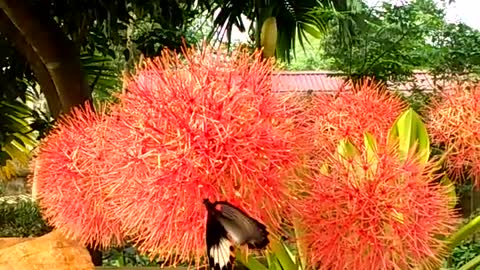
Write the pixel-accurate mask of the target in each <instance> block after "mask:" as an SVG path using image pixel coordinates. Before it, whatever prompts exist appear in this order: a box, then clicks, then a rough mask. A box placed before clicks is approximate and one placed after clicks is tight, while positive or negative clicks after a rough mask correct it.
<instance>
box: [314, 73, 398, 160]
mask: <svg viewBox="0 0 480 270" xmlns="http://www.w3.org/2000/svg"><path fill="white" fill-rule="evenodd" d="M405 108H406V104H405V103H404V102H403V101H402V100H401V99H400V98H399V97H398V96H395V95H394V94H392V93H389V92H387V90H386V89H385V88H384V87H383V86H382V85H380V84H377V83H374V82H372V81H370V80H364V81H363V82H362V83H359V84H356V85H353V84H351V83H349V84H347V85H345V87H344V88H342V89H340V90H339V91H338V92H337V94H336V95H331V94H326V93H321V94H317V95H316V96H315V97H314V98H313V100H312V104H311V107H310V109H309V112H308V115H309V117H310V123H311V125H310V126H309V127H308V128H307V130H306V132H308V133H309V134H310V138H311V144H312V145H313V147H314V149H315V154H314V156H315V157H322V156H324V157H325V156H327V155H328V154H329V153H331V152H332V151H334V150H335V149H336V146H337V144H338V142H339V141H340V140H342V139H347V138H348V139H350V140H352V141H353V142H354V143H362V142H363V134H364V133H365V132H369V133H370V134H372V135H374V136H375V137H376V138H377V140H378V141H379V142H381V143H383V142H385V141H386V137H387V134H388V131H389V129H390V127H391V126H392V124H393V123H394V122H395V120H396V119H397V117H398V116H399V115H400V113H401V112H402V111H403V110H404V109H405Z"/></svg>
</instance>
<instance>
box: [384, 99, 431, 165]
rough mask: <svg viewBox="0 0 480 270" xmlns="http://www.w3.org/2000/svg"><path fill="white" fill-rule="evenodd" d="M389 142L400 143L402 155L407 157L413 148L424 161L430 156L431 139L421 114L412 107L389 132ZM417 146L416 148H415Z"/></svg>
mask: <svg viewBox="0 0 480 270" xmlns="http://www.w3.org/2000/svg"><path fill="white" fill-rule="evenodd" d="M388 140H389V143H398V147H399V151H400V157H401V158H402V159H405V158H406V157H407V156H408V155H409V154H410V153H411V151H412V150H413V149H415V152H416V153H415V154H416V155H417V157H418V158H419V160H420V161H421V162H423V163H426V162H427V161H428V158H429V156H430V139H429V138H428V132H427V128H426V127H425V125H424V124H423V122H422V120H421V118H420V116H419V115H418V114H417V113H416V112H415V111H414V110H413V109H412V108H410V109H408V110H407V111H405V112H404V113H402V114H401V115H400V116H399V117H398V119H397V120H396V121H395V123H394V124H393V126H392V128H391V129H390V132H389V134H388ZM414 147H415V148H414Z"/></svg>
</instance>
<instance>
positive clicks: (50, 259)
mask: <svg viewBox="0 0 480 270" xmlns="http://www.w3.org/2000/svg"><path fill="white" fill-rule="evenodd" d="M7 242H9V241H5V242H4V244H5V245H2V246H0V270H23V269H32V270H54V269H55V270H67V269H69V270H93V269H95V268H94V266H93V263H92V260H91V258H90V254H89V253H88V251H87V249H86V248H85V247H83V246H82V245H80V244H79V243H77V242H75V241H72V240H69V239H66V238H65V237H63V236H62V235H61V234H60V233H58V232H57V231H52V232H51V233H48V234H46V235H44V236H41V237H35V238H27V239H26V240H24V241H19V242H17V243H13V244H12V242H9V243H7ZM0 243H2V242H0Z"/></svg>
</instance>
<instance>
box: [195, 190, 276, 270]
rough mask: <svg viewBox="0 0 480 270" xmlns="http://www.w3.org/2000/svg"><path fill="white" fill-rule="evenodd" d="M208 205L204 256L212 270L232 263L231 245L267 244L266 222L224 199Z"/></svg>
mask: <svg viewBox="0 0 480 270" xmlns="http://www.w3.org/2000/svg"><path fill="white" fill-rule="evenodd" d="M203 203H204V204H205V207H206V208H207V212H208V216H207V230H206V242H207V255H208V258H209V264H210V267H211V268H212V269H213V270H231V269H233V266H234V263H235V253H234V245H238V246H241V245H245V244H246V245H248V247H249V248H254V249H262V248H264V247H266V246H267V245H268V243H269V240H268V232H267V230H266V227H265V225H263V224H262V223H260V222H258V221H257V220H255V219H253V218H251V217H250V216H248V215H247V214H246V213H245V212H243V211H242V210H240V209H239V208H237V207H235V206H233V205H232V204H230V203H228V202H225V201H217V202H213V203H212V202H210V201H209V200H208V199H205V200H204V202H203Z"/></svg>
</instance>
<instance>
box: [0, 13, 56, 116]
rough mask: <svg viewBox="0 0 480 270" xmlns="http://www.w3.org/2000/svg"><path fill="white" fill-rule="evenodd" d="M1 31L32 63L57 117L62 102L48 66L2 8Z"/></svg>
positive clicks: (53, 114)
mask: <svg viewBox="0 0 480 270" xmlns="http://www.w3.org/2000/svg"><path fill="white" fill-rule="evenodd" d="M0 32H2V34H4V35H5V36H6V37H7V38H8V39H9V40H10V41H11V42H12V43H13V44H14V46H15V47H16V48H17V50H18V51H20V52H21V54H23V56H24V57H25V58H26V59H27V61H28V62H29V63H30V66H31V68H32V70H33V73H34V74H35V78H36V79H37V81H38V83H39V84H40V85H41V87H42V91H43V93H44V94H45V97H46V99H47V103H48V108H49V110H50V114H51V115H52V117H53V118H57V116H58V115H59V114H60V112H61V110H62V103H61V102H60V99H59V97H58V94H57V90H56V88H55V84H54V83H53V81H52V78H51V77H50V74H49V73H48V70H47V68H46V67H45V65H44V64H43V63H42V61H41V60H40V58H39V57H38V55H37V54H36V53H35V51H34V50H33V49H32V47H31V46H30V44H28V43H27V41H26V40H25V38H24V37H23V35H22V34H21V33H20V32H19V31H18V29H17V28H16V27H15V25H13V24H12V22H11V21H10V20H9V19H8V17H7V15H6V14H5V13H4V12H3V11H2V10H0Z"/></svg>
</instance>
